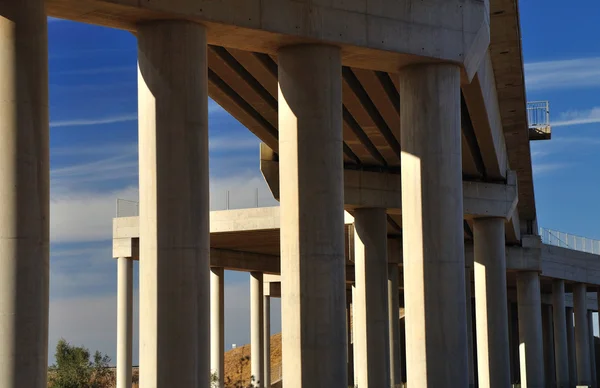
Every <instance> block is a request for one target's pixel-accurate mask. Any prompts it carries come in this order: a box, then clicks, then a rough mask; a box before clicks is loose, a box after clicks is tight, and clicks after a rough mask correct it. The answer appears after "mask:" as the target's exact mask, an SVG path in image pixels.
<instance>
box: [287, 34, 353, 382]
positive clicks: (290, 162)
mask: <svg viewBox="0 0 600 388" xmlns="http://www.w3.org/2000/svg"><path fill="white" fill-rule="evenodd" d="M278 63H279V99H278V100H279V158H280V159H279V166H280V170H279V173H280V185H281V186H280V194H281V195H280V200H281V276H282V300H281V306H282V312H281V316H282V328H283V334H282V341H283V343H282V345H283V379H284V381H285V386H286V388H301V387H311V388H342V387H343V388H346V380H347V365H346V331H345V330H344V324H345V321H346V318H345V304H344V300H345V292H346V284H345V281H346V279H345V246H344V241H345V239H344V186H343V175H344V171H343V156H342V149H343V140H342V63H341V52H340V49H339V48H337V47H333V46H326V45H297V46H290V47H284V48H282V49H280V51H279V53H278Z"/></svg>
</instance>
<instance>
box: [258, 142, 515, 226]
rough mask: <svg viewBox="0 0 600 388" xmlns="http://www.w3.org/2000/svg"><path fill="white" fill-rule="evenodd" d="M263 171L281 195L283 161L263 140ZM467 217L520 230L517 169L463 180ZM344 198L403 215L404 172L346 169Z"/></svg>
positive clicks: (275, 193) (354, 204)
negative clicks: (493, 179) (503, 175)
mask: <svg viewBox="0 0 600 388" xmlns="http://www.w3.org/2000/svg"><path fill="white" fill-rule="evenodd" d="M260 169H261V172H262V174H263V176H264V178H265V180H266V181H267V184H268V186H269V188H270V190H271V193H272V194H273V196H274V197H275V199H277V200H278V199H279V162H278V161H277V160H276V158H275V157H274V155H273V153H272V152H271V151H270V150H269V149H268V147H267V146H266V145H264V144H261V160H260ZM463 200H464V205H463V206H464V214H465V219H472V218H478V217H502V218H505V219H506V220H507V221H508V222H509V223H510V225H509V227H508V228H507V229H511V230H512V231H513V232H511V233H512V235H513V236H516V235H517V231H518V225H519V223H518V222H517V221H518V214H517V215H515V214H514V213H515V209H516V207H517V201H518V187H517V178H516V173H515V172H513V171H509V172H508V173H507V182H506V184H500V183H484V182H471V181H464V182H463ZM344 201H345V208H346V210H347V211H352V210H353V209H355V208H359V207H378V208H386V209H387V212H388V214H396V215H401V214H402V213H401V210H402V195H401V177H400V174H393V173H385V172H374V171H358V170H351V169H346V170H344ZM515 224H516V225H515Z"/></svg>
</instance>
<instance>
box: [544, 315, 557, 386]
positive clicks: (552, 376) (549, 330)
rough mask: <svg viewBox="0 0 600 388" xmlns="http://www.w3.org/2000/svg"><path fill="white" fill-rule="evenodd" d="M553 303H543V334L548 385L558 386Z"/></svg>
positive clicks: (545, 374) (545, 373)
mask: <svg viewBox="0 0 600 388" xmlns="http://www.w3.org/2000/svg"><path fill="white" fill-rule="evenodd" d="M552 326H553V325H552V305H549V304H543V305H542V336H543V338H544V376H545V380H546V386H548V387H556V369H555V365H554V330H553V327H552Z"/></svg>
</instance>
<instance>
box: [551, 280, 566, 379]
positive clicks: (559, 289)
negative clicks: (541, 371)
mask: <svg viewBox="0 0 600 388" xmlns="http://www.w3.org/2000/svg"><path fill="white" fill-rule="evenodd" d="M552 315H553V324H554V325H553V326H554V361H555V364H556V386H557V387H558V388H569V386H570V379H569V349H568V345H567V316H566V308H565V282H564V280H560V279H554V280H553V281H552Z"/></svg>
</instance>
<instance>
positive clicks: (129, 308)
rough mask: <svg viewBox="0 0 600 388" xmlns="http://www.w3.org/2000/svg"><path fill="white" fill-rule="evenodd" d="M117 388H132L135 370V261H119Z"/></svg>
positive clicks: (121, 258) (124, 258)
mask: <svg viewBox="0 0 600 388" xmlns="http://www.w3.org/2000/svg"><path fill="white" fill-rule="evenodd" d="M117 266H118V268H117V287H118V288H117V388H130V387H131V382H132V380H131V377H132V368H133V358H132V351H133V345H132V343H133V260H132V259H130V258H128V257H119V258H118V259H117Z"/></svg>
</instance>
